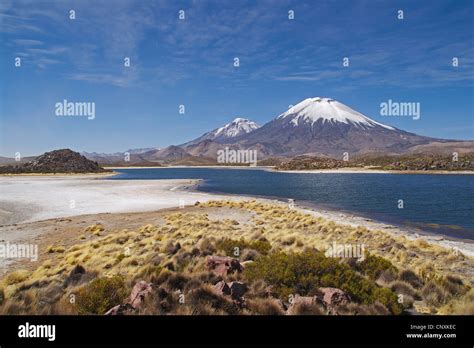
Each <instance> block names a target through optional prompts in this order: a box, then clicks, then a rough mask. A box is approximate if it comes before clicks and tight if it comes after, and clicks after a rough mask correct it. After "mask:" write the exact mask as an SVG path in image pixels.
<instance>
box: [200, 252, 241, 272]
mask: <svg viewBox="0 0 474 348" xmlns="http://www.w3.org/2000/svg"><path fill="white" fill-rule="evenodd" d="M206 265H207V268H208V269H209V270H211V271H212V272H213V273H214V274H215V275H218V276H226V275H227V274H229V273H233V272H235V271H237V272H241V271H242V270H243V267H242V265H241V264H240V262H239V260H237V259H233V258H232V257H228V256H209V257H208V259H207V262H206Z"/></svg>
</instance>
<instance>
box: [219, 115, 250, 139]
mask: <svg viewBox="0 0 474 348" xmlns="http://www.w3.org/2000/svg"><path fill="white" fill-rule="evenodd" d="M257 128H259V126H258V124H256V123H255V122H253V121H250V120H248V119H246V118H242V117H237V118H235V119H234V120H233V121H232V122H231V123H228V124H226V125H225V126H223V127H220V128H217V129H215V130H214V131H212V132H211V133H213V136H214V137H216V138H217V137H224V138H233V137H236V136H239V135H242V134H246V133H249V132H251V131H253V130H255V129H257Z"/></svg>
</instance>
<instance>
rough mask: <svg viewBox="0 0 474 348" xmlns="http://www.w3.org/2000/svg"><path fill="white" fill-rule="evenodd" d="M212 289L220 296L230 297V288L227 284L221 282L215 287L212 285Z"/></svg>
mask: <svg viewBox="0 0 474 348" xmlns="http://www.w3.org/2000/svg"><path fill="white" fill-rule="evenodd" d="M214 289H215V290H216V291H217V292H218V293H219V294H220V295H230V288H229V286H228V285H227V283H226V282H225V281H223V280H221V281H220V282H218V283H217V284H216V285H214Z"/></svg>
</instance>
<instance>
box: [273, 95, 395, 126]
mask: <svg viewBox="0 0 474 348" xmlns="http://www.w3.org/2000/svg"><path fill="white" fill-rule="evenodd" d="M285 118H291V123H292V124H293V125H295V126H297V125H298V124H300V122H303V123H310V124H314V123H316V122H317V121H318V120H321V121H322V123H323V124H324V123H326V122H328V123H331V124H335V123H337V122H340V123H345V124H350V125H354V126H356V127H362V128H366V127H375V126H380V127H383V128H386V129H390V130H395V128H393V127H390V126H387V125H384V124H382V123H379V122H376V121H374V120H372V119H370V118H368V117H367V116H364V115H363V114H361V113H360V112H357V111H355V110H353V109H351V108H350V107H348V106H347V105H344V104H342V103H340V102H338V101H336V100H334V99H330V98H320V97H315V98H307V99H305V100H303V101H302V102H300V103H298V104H296V105H295V106H293V107H291V108H290V109H289V110H288V111H286V112H284V113H283V114H281V115H280V116H278V117H277V119H285Z"/></svg>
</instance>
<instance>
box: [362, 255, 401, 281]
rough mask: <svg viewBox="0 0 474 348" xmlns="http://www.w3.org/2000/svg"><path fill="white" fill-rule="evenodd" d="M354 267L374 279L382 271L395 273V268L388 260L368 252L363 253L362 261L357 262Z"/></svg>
mask: <svg viewBox="0 0 474 348" xmlns="http://www.w3.org/2000/svg"><path fill="white" fill-rule="evenodd" d="M355 267H356V269H357V270H358V271H359V272H361V273H363V274H365V275H367V276H368V277H369V278H370V279H372V280H376V279H377V278H378V277H379V276H380V274H381V273H382V272H391V273H397V268H396V267H395V266H394V265H392V263H391V262H390V261H388V260H386V259H384V258H383V257H380V256H376V255H372V254H369V253H367V254H366V255H365V259H364V261H361V262H357V264H356V266H355Z"/></svg>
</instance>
